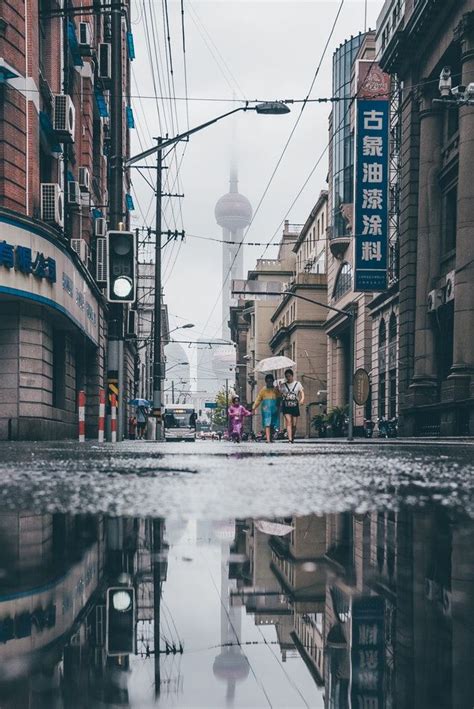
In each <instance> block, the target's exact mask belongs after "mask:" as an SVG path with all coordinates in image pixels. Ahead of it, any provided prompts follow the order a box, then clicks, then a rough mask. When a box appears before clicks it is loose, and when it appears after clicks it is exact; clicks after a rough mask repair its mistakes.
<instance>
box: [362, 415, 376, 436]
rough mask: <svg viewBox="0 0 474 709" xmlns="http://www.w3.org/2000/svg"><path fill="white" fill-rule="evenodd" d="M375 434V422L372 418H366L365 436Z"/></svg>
mask: <svg viewBox="0 0 474 709" xmlns="http://www.w3.org/2000/svg"><path fill="white" fill-rule="evenodd" d="M373 435H374V422H373V421H372V419H364V436H365V437H366V438H372V436H373Z"/></svg>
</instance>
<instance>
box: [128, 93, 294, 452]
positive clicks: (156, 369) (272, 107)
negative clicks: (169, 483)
mask: <svg viewBox="0 0 474 709" xmlns="http://www.w3.org/2000/svg"><path fill="white" fill-rule="evenodd" d="M240 111H255V112H256V113H259V114H261V115H267V116H269V115H273V116H276V115H283V114H285V113H289V112H290V109H289V108H288V106H287V105H286V104H285V103H283V102H282V101H265V102H263V103H258V104H256V105H255V106H249V104H248V102H247V103H246V104H245V105H244V106H239V107H238V108H234V109H233V110H232V111H228V112H227V113H223V114H222V115H221V116H217V118H213V119H212V120H210V121H206V123H202V124H201V125H199V126H196V127H195V128H191V129H190V130H187V131H185V132H184V133H180V134H179V135H176V136H175V137H174V138H161V137H159V138H157V139H156V140H157V143H156V145H155V146H154V147H153V148H149V149H148V150H145V151H143V152H141V153H138V155H134V156H133V157H131V158H129V159H128V160H125V161H124V163H123V164H124V169H127V168H130V167H132V166H133V165H135V163H137V162H139V161H140V160H144V159H145V158H147V157H149V156H150V155H155V154H156V226H155V307H154V333H153V335H154V336H153V415H154V416H155V417H156V420H157V426H156V439H157V440H160V439H161V381H162V377H161V344H162V337H161V288H162V286H161V236H162V227H161V197H162V170H163V150H165V149H166V148H170V147H172V146H173V145H176V144H177V143H179V142H180V141H181V140H186V139H187V138H189V137H190V136H191V135H193V134H194V133H198V132H199V131H201V130H204V128H208V127H209V126H211V125H213V124H214V123H217V122H218V121H221V120H222V119H223V118H227V117H228V116H232V115H233V114H234V113H238V112H240Z"/></svg>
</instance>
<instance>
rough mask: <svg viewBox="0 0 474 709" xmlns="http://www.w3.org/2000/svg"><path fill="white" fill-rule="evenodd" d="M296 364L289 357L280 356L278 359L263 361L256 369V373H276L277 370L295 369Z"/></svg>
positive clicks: (268, 358) (269, 358) (271, 358)
mask: <svg viewBox="0 0 474 709" xmlns="http://www.w3.org/2000/svg"><path fill="white" fill-rule="evenodd" d="M295 365H296V362H293V360H292V359H290V358H289V357H283V356H282V355H279V356H277V357H267V358H266V359H262V360H261V361H260V362H259V363H258V364H257V366H256V367H255V371H256V372H274V371H275V370H276V369H288V367H294V366H295Z"/></svg>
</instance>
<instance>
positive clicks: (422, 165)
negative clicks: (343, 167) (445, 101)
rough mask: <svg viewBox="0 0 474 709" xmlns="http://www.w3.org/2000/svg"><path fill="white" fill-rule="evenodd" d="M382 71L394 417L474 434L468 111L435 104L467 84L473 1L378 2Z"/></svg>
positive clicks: (404, 426)
mask: <svg viewBox="0 0 474 709" xmlns="http://www.w3.org/2000/svg"><path fill="white" fill-rule="evenodd" d="M377 42H378V56H379V57H380V59H379V61H380V64H381V66H382V68H383V69H384V70H385V71H386V72H388V73H390V74H391V75H392V76H396V77H397V80H398V81H399V82H402V84H401V85H402V86H403V89H402V93H401V103H400V119H401V151H400V204H399V213H400V216H399V234H400V336H399V337H400V339H399V366H400V384H399V396H400V414H401V430H402V433H403V434H405V435H422V436H423V435H467V434H471V435H472V434H473V433H474V378H473V374H474V348H473V346H472V343H473V333H474V258H473V257H474V242H473V220H472V201H473V196H474V187H473V182H472V169H473V167H472V166H473V165H474V107H472V106H461V107H458V106H451V107H450V108H448V106H447V105H442V104H440V103H437V102H433V100H434V99H439V98H440V94H439V89H438V84H439V76H440V72H441V70H442V68H443V67H445V66H448V67H450V69H451V75H452V82H453V86H457V85H465V86H467V85H469V84H470V83H472V82H473V81H474V2H473V1H472V0H429V1H428V0H418V2H416V1H415V0H406V2H405V3H400V2H397V1H396V0H393V1H392V2H387V3H385V6H384V8H383V11H382V13H381V15H380V17H379V22H378V28H377Z"/></svg>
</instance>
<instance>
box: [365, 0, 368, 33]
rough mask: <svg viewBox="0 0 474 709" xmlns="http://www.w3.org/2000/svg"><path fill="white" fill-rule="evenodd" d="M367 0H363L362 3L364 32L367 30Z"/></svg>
mask: <svg viewBox="0 0 474 709" xmlns="http://www.w3.org/2000/svg"><path fill="white" fill-rule="evenodd" d="M367 2H368V0H365V3H364V33H365V32H367Z"/></svg>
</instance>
